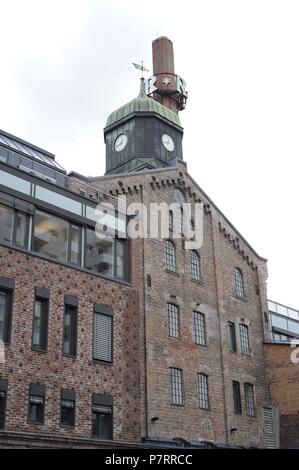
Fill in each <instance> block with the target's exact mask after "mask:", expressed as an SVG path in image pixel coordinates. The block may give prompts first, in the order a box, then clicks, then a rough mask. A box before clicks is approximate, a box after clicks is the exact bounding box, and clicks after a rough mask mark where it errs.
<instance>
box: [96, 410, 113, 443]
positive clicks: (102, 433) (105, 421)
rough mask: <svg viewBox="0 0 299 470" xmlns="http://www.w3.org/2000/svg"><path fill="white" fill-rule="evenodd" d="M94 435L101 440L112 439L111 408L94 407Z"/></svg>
mask: <svg viewBox="0 0 299 470" xmlns="http://www.w3.org/2000/svg"><path fill="white" fill-rule="evenodd" d="M92 434H93V436H96V437H99V438H101V439H112V409H111V407H110V406H98V405H94V406H93V411H92Z"/></svg>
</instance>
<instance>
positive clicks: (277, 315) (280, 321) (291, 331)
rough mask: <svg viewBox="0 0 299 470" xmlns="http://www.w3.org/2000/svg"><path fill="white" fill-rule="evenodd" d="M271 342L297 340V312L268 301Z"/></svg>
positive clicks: (298, 325) (298, 334) (298, 316)
mask: <svg viewBox="0 0 299 470" xmlns="http://www.w3.org/2000/svg"><path fill="white" fill-rule="evenodd" d="M268 309H269V319H270V324H271V331H272V340H273V341H291V340H292V339H294V338H299V310H295V309H294V308H290V307H287V306H286V305H282V304H279V303H278V302H274V301H272V300H268Z"/></svg>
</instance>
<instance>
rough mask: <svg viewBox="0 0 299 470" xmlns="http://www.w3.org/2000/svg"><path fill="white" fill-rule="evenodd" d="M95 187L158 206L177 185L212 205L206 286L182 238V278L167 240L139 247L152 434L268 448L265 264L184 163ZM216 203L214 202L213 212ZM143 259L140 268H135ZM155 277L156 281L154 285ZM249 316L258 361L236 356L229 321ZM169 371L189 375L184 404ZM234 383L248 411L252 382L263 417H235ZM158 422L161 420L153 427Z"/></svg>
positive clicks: (204, 256) (137, 282)
mask: <svg viewBox="0 0 299 470" xmlns="http://www.w3.org/2000/svg"><path fill="white" fill-rule="evenodd" d="M93 184H94V185H98V186H99V187H101V188H102V189H104V190H106V191H110V192H111V194H114V195H117V194H126V196H127V198H128V201H129V202H132V201H139V202H144V203H145V204H146V205H147V206H148V205H149V203H150V202H161V201H165V202H169V203H171V202H174V199H173V188H174V187H175V186H180V187H181V188H185V190H186V194H187V195H188V200H190V201H193V202H194V195H195V198H196V199H198V198H200V199H201V200H202V201H203V202H204V203H205V204H206V211H205V215H204V243H203V246H202V247H201V249H200V254H201V260H202V271H203V282H202V283H198V282H194V281H192V280H191V275H190V268H189V253H188V251H187V250H184V249H183V247H182V242H181V240H176V241H175V245H176V251H177V264H178V273H177V274H173V273H169V272H166V270H165V266H164V251H163V241H162V240H159V239H158V240H145V241H144V242H143V241H142V240H139V241H136V242H135V244H136V245H138V246H139V247H140V246H141V247H143V248H140V253H141V255H142V250H144V258H143V257H142V256H141V257H140V259H137V260H136V258H134V261H133V263H134V265H135V275H134V277H133V284H134V286H135V287H136V288H139V291H140V294H141V298H140V311H141V312H142V311H143V310H144V312H145V317H144V323H145V337H146V376H145V377H144V378H143V379H144V383H142V390H144V392H145V394H146V396H145V399H144V406H146V405H147V409H146V412H147V415H148V419H147V429H146V428H145V429H144V431H145V432H147V433H148V435H149V436H151V437H164V438H171V437H172V438H175V437H183V438H186V439H189V440H199V439H203V440H211V441H215V442H225V441H227V442H229V443H231V444H238V445H243V446H262V445H263V426H262V422H261V411H262V406H263V405H265V404H269V401H268V389H267V384H266V379H265V368H264V356H263V349H262V342H263V334H264V329H265V330H267V329H268V325H267V324H264V315H263V312H264V311H265V310H266V309H267V297H266V277H267V269H266V264H265V261H264V260H263V259H261V258H259V257H258V256H257V255H256V254H255V253H254V252H253V250H252V249H251V248H250V247H249V246H248V245H247V243H246V242H245V241H244V240H242V239H241V237H240V235H239V234H237V233H236V232H235V229H234V228H233V227H232V226H231V225H230V223H229V222H228V221H227V220H226V219H225V218H224V217H223V216H222V214H221V213H220V212H219V211H218V209H217V208H216V207H213V206H212V205H211V201H209V200H208V198H207V197H206V195H205V194H204V193H202V191H201V190H200V188H198V186H197V185H196V184H195V183H194V181H193V180H192V179H191V178H190V177H189V176H188V175H187V174H186V172H185V166H184V165H183V164H182V165H179V168H178V169H167V170H165V169H164V170H159V171H158V170H157V171H154V172H153V171H152V172H151V171H149V172H145V173H140V174H134V175H133V174H132V175H117V176H115V177H107V178H104V179H101V180H99V181H98V182H97V181H94V182H93ZM208 205H211V207H210V210H209V208H208ZM219 224H220V225H219ZM133 257H134V255H133ZM138 261H139V267H138V266H136V264H135V263H136V262H138ZM143 265H144V267H143ZM236 266H238V267H239V268H240V269H241V270H242V272H243V275H244V283H245V291H246V299H245V300H240V299H237V298H236V297H235V296H234V293H233V288H234V268H235V267H236ZM147 276H150V278H151V286H150V287H149V286H148V284H147ZM143 291H144V299H143ZM170 296H175V297H170ZM170 299H171V301H174V302H175V303H177V304H178V305H179V307H180V319H181V338H180V339H171V338H168V336H167V317H166V303H167V301H169V300H170ZM197 303H199V304H200V310H201V311H203V313H205V315H206V321H207V332H208V345H207V347H204V346H198V345H196V344H195V342H194V339H193V328H192V311H193V310H194V309H195V307H196V305H197ZM141 315H142V313H141ZM241 319H244V320H245V323H246V324H248V325H249V330H250V344H251V352H252V354H251V356H250V357H245V356H242V355H241V354H240V353H239V352H238V353H237V354H233V353H231V352H230V351H229V345H228V331H227V324H228V321H235V322H236V327H237V328H238V323H239V322H240V321H241ZM237 334H238V330H237ZM238 342H239V339H238ZM238 349H239V348H238ZM169 367H177V368H181V369H182V370H183V377H184V395H185V406H183V407H178V406H174V405H170V404H169V390H168V368H169ZM199 372H204V373H206V374H208V375H209V376H210V379H209V381H210V401H211V411H204V410H201V409H199V407H198V394H197V383H196V380H197V377H196V374H197V373H199ZM142 377H143V376H142ZM232 380H239V381H240V382H241V392H242V402H243V408H244V387H243V385H244V382H250V383H252V384H253V385H254V387H255V400H256V410H257V416H255V417H247V416H245V415H242V416H240V417H238V416H236V415H234V412H233V399H232ZM152 417H159V419H158V420H157V421H155V422H152V421H151V418H152ZM232 428H237V431H236V432H235V433H234V434H231V433H230V429H232Z"/></svg>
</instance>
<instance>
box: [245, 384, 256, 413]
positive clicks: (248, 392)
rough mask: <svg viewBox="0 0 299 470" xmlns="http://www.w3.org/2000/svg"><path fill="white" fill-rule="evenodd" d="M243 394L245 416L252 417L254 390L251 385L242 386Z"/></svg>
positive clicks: (253, 411)
mask: <svg viewBox="0 0 299 470" xmlns="http://www.w3.org/2000/svg"><path fill="white" fill-rule="evenodd" d="M244 394H245V408H246V414H247V416H254V415H255V409H254V408H255V407H254V390H253V385H251V384H248V383H246V384H244Z"/></svg>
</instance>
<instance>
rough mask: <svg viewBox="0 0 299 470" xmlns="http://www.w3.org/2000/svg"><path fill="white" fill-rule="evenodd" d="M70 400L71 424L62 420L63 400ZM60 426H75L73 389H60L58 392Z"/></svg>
mask: <svg viewBox="0 0 299 470" xmlns="http://www.w3.org/2000/svg"><path fill="white" fill-rule="evenodd" d="M67 401H68V402H72V404H73V408H72V409H73V410H74V411H73V417H72V424H66V423H64V422H63V420H62V415H63V411H62V410H63V402H67ZM59 425H60V427H62V428H66V429H74V428H75V427H76V393H75V391H74V390H67V389H62V390H61V393H60V422H59Z"/></svg>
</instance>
